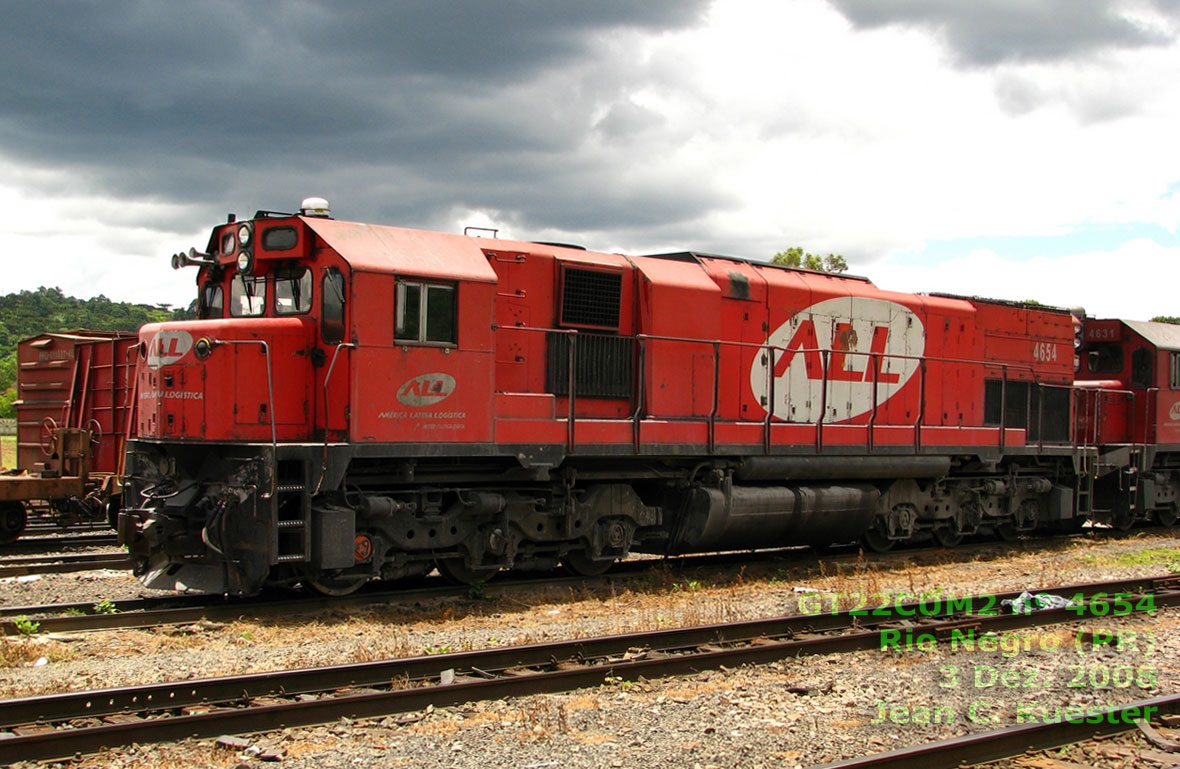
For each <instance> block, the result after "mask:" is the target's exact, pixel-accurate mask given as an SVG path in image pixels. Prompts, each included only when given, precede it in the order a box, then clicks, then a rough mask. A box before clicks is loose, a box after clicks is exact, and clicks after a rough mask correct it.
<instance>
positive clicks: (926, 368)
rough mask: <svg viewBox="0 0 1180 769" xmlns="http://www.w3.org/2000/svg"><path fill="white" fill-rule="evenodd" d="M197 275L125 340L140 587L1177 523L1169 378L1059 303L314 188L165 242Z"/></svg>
mask: <svg viewBox="0 0 1180 769" xmlns="http://www.w3.org/2000/svg"><path fill="white" fill-rule="evenodd" d="M193 265H195V266H197V267H198V274H197V285H198V291H199V314H200V319H198V320H194V321H187V322H170V323H162V324H154V325H149V326H145V327H144V328H143V329H142V330H141V332H140V356H141V362H142V366H141V369H140V373H139V375H138V376H139V383H138V391H139V406H140V408H139V412H138V424H137V427H136V437H135V439H134V440H132V441H130V442H129V443H128V447H127V477H126V478H125V483H126V490H125V498H124V510H123V511H122V513H121V515H120V517H119V527H118V528H119V535H120V539H121V541H122V542H123V543H124V544H126V545H127V546H128V548H129V550H130V552H131V553H132V555H133V557H134V558H135V559H136V561H137V567H136V569H137V573H138V574H139V575H140V577H141V579H142V581H143V582H144V583H145V584H146V585H149V586H151V587H158V588H169V589H185V588H191V589H198V590H205V591H211V592H219V593H220V592H225V593H231V594H250V593H255V592H257V591H258V590H260V589H261V588H262V587H263V586H264V585H267V584H287V585H291V584H303V585H305V586H308V587H310V588H312V589H315V590H318V591H320V592H323V593H328V594H344V593H347V592H350V591H352V590H354V589H356V588H357V587H358V586H359V585H360V584H362V583H363V582H365V581H366V580H368V579H370V578H373V577H380V578H383V579H395V578H399V577H405V576H411V575H418V574H423V573H425V572H428V571H430V570H431V569H434V568H436V567H437V568H438V569H439V570H440V571H441V572H442V573H444V574H446V575H449V576H451V577H453V578H455V579H458V580H461V581H474V580H481V579H486V578H487V577H488V576H490V575H491V574H493V573H495V572H496V571H497V570H499V569H507V568H513V569H549V568H552V567H554V566H555V565H557V564H559V563H561V564H564V565H565V566H566V567H567V568H569V569H570V570H572V571H574V572H576V573H581V574H596V573H600V572H602V571H604V570H605V569H607V568H608V567H609V566H610V564H611V563H613V562H614V561H616V560H617V559H619V558H622V557H623V556H625V555H627V554H628V553H630V552H649V553H687V552H701V551H715V550H726V549H746V548H758V547H773V546H783V545H792V544H821V543H830V542H847V541H852V540H854V539H857V538H861V539H863V541H864V542H865V544H866V545H867V546H868V547H870V548H872V549H874V550H886V549H888V548H890V547H892V546H893V545H895V544H896V543H899V542H906V541H911V540H916V539H921V538H930V537H933V538H934V539H935V540H937V541H938V542H940V543H942V544H944V545H948V546H949V545H953V544H955V543H957V542H958V541H959V540H960V539H961V538H962V537H964V536H966V535H969V534H974V533H981V532H982V533H994V534H995V535H998V536H1000V537H1003V538H1009V539H1010V538H1015V537H1018V536H1021V535H1023V534H1025V533H1028V532H1033V531H1035V530H1044V529H1052V530H1069V529H1073V528H1076V527H1078V526H1080V525H1081V524H1082V523H1083V522H1085V521H1087V520H1099V521H1113V522H1115V523H1117V524H1120V525H1125V524H1127V523H1128V522H1132V523H1133V522H1134V521H1136V520H1140V519H1143V518H1144V517H1145V516H1146V515H1147V514H1148V513H1151V514H1154V515H1157V516H1158V517H1159V518H1160V519H1161V520H1163V521H1165V522H1173V521H1174V520H1175V517H1176V491H1177V487H1178V486H1180V480H1178V477H1177V472H1176V462H1177V459H1176V458H1177V449H1178V444H1180V441H1178V440H1177V437H1176V434H1175V430H1174V428H1173V427H1166V428H1165V426H1164V425H1165V424H1167V425H1171V424H1172V423H1165V421H1163V420H1164V419H1165V417H1166V416H1167V415H1168V414H1175V413H1177V412H1178V411H1180V407H1178V406H1176V405H1175V403H1176V400H1177V393H1176V392H1175V390H1174V388H1175V387H1176V384H1177V383H1176V381H1175V379H1174V378H1173V380H1172V381H1171V387H1172V389H1167V388H1165V387H1164V386H1163V384H1162V383H1161V382H1160V381H1157V380H1156V379H1152V380H1151V382H1146V381H1140V380H1134V381H1130V382H1124V381H1123V380H1122V379H1121V378H1120V377H1119V376H1115V375H1114V372H1108V371H1107V369H1106V368H1103V366H1102V365H1101V362H1103V361H1106V360H1107V359H1106V358H1104V357H1103V356H1104V355H1109V354H1108V353H1103V352H1102V349H1101V348H1099V347H1096V345H1097V344H1098V343H1099V342H1101V341H1103V340H1101V339H1096V338H1094V337H1093V336H1092V334H1093V333H1096V332H1093V331H1090V329H1092V328H1098V327H1104V326H1093V325H1091V323H1090V321H1081V320H1079V319H1078V318H1075V317H1074V316H1073V315H1071V313H1070V312H1068V311H1066V310H1060V309H1054V308H1048V307H1041V306H1026V305H1023V304H1017V303H1005V302H994V301H987V300H982V299H974V298H963V297H953V296H927V295H912V294H901V293H893V292H888V291H883V290H881V289H879V288H877V287H876V286H874V285H873V284H872V283H871V282H869V281H868V280H866V279H863V278H858V277H849V276H842V275H839V276H838V275H829V274H823V273H817V272H811V271H807V270H798V269H788V268H784V267H778V266H774V265H768V264H763V263H757V262H752V261H747V260H742V259H735V258H730V257H725V256H717V255H712V254H704V253H696V252H683V253H669V254H660V255H653V256H625V255H620V254H606V253H595V252H591V251H586V250H583V249H580V248H575V247H570V246H562V245H554V244H544V243H531V242H516V241H506V240H498V239H488V238H473V237H466V236H458V235H449V234H441V233H433V232H423V231H417V230H410V229H401V228H396V227H386V226H375V225H368V224H361V223H354V222H345V221H338V220H335V219H333V218H331V217H330V216H329V213H328V211H327V204H326V202H324V201H323V200H321V199H309V200H307V201H304V205H303V207H302V210H301V211H300V213H299V214H282V213H275V212H267V211H260V212H258V213H257V214H255V215H254V217H252V218H251V219H250V220H248V221H237V220H236V219H235V217H234V216H233V215H231V216H230V217H229V219H228V221H227V222H226V223H224V224H222V225H220V226H217V227H215V228H214V229H213V232H212V234H211V236H210V239H209V242H208V246H207V247H206V249H205V250H204V251H203V252H198V251H196V250H195V249H191V250H190V251H189V253H188V254H177V255H175V256H174V257H173V266H174V267H183V266H193ZM1079 323H1082V324H1084V325H1082V326H1081V328H1082V329H1085V330H1086V331H1085V332H1084V333H1083V338H1081V339H1079V337H1078V333H1077V329H1076V328H1075V327H1076V326H1077V324H1079ZM1085 333H1090V334H1091V336H1089V337H1087V336H1084V334H1085ZM1129 339H1130V337H1129V335H1124V336H1123V337H1120V338H1119V339H1118V340H1114V341H1112V343H1113V344H1124V343H1126V342H1127V341H1128V340H1129ZM1160 341H1162V340H1155V342H1160ZM1155 342H1153V344H1155V347H1154V348H1153V349H1158V355H1159V356H1161V357H1159V358H1158V360H1157V361H1156V363H1155V364H1154V366H1155V368H1154V369H1153V370H1154V371H1161V370H1162V369H1163V367H1164V364H1162V363H1160V362H1159V361H1163V360H1164V357H1166V355H1168V354H1173V355H1174V353H1168V352H1165V350H1172V349H1175V348H1173V347H1169V346H1168V344H1162V345H1161V344H1156V343H1155ZM1169 344H1170V343H1169ZM1079 345H1080V346H1079ZM1136 354H1137V353H1135V352H1131V353H1130V359H1128V366H1129V367H1130V369H1131V370H1132V379H1134V376H1133V370H1134V360H1131V359H1134V358H1135V356H1136ZM1075 360H1080V361H1085V362H1086V364H1087V366H1088V368H1086V372H1087V377H1086V378H1088V379H1089V381H1087V382H1086V383H1085V385H1086V386H1085V387H1084V388H1079V387H1076V386H1075V384H1074V374H1075ZM1092 360H1098V361H1100V364H1099V365H1098V367H1097V368H1095V367H1094V365H1091V361H1092ZM1172 361H1173V362H1172V363H1171V364H1170V365H1173V367H1174V366H1175V363H1174V357H1173V359H1172ZM1110 365H1111V367H1113V364H1110ZM1174 370H1175V369H1174V368H1173V371H1174ZM1090 372H1094V373H1095V377H1097V378H1090V377H1089V373H1090ZM1125 373H1126V371H1123V370H1120V372H1119V374H1120V375H1121V374H1125ZM1173 376H1174V374H1173ZM1145 384H1146V385H1148V386H1146V387H1143V386H1140V385H1145ZM1079 393H1082V394H1084V395H1085V396H1086V398H1088V399H1089V400H1087V399H1085V398H1080V396H1079ZM1110 399H1113V400H1110ZM1092 401H1093V403H1091V402H1092ZM1100 408H1104V409H1105V410H1104V411H1103V412H1102V413H1103V414H1105V415H1106V416H1109V414H1110V411H1111V410H1112V409H1115V410H1119V409H1121V411H1120V412H1119V413H1125V418H1124V424H1125V426H1126V429H1125V430H1121V431H1120V430H1114V429H1113V428H1110V427H1109V425H1110V422H1109V421H1108V420H1107V419H1106V416H1103V415H1102V414H1098V413H1097V409H1100ZM1143 409H1146V411H1144V412H1143V413H1145V414H1148V415H1151V417H1152V419H1154V420H1155V422H1153V423H1152V426H1151V427H1150V428H1148V427H1147V425H1146V423H1144V422H1142V421H1136V420H1137V419H1138V417H1136V416H1134V415H1137V414H1140V412H1141V410H1143ZM1161 415H1162V416H1161ZM1096 431H1097V432H1098V433H1101V434H1096ZM1103 431H1106V432H1103ZM1165 443H1167V444H1168V445H1164V444H1165ZM1095 476H1097V477H1095ZM1149 476H1150V479H1151V482H1150V483H1144V480H1146V479H1148V477H1149Z"/></svg>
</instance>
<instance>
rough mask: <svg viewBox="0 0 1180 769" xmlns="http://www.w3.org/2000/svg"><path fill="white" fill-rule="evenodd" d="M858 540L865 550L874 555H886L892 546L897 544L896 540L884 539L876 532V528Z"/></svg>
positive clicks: (884, 537) (882, 535)
mask: <svg viewBox="0 0 1180 769" xmlns="http://www.w3.org/2000/svg"><path fill="white" fill-rule="evenodd" d="M860 539H861V542H862V543H863V544H864V546H865V549H866V550H869V551H871V552H874V553H888V552H889V551H890V550H892V549H893V546H894V545H896V544H897V540H896V539H890V538H889V537H886V536H885V535H884V534H882V533H881V532H879V531H877V530H876V528H872V529H869V530H868V531H866V532H865V533H864V535H862V536H861V538H860Z"/></svg>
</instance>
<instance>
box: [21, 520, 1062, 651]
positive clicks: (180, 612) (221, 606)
mask: <svg viewBox="0 0 1180 769" xmlns="http://www.w3.org/2000/svg"><path fill="white" fill-rule="evenodd" d="M1046 541H1047V540H1043V539H1041V540H1034V541H1030V542H1028V543H1025V546H1026V547H1028V548H1030V549H1034V550H1041V549H1044V548H1046V547H1048V548H1050V549H1052V548H1055V547H1057V546H1058V544H1059V543H1049V544H1048V545H1046V544H1045V543H1046ZM994 548H995V543H991V542H980V543H975V544H970V545H962V546H959V547H956V548H954V549H949V550H948V549H946V548H919V549H910V550H908V551H901V552H896V553H888V554H884V555H874V556H872V558H871V559H870V561H869V562H882V561H885V562H888V561H889V560H894V559H899V558H902V559H907V560H908V559H910V558H912V557H916V558H924V557H928V556H932V555H933V557H939V558H942V557H950V558H963V559H966V560H978V559H979V557H980V556H981V554H986V553H988V552H990V551H991V550H992V549H994ZM815 558H816V555H815V552H814V550H812V549H811V548H807V547H801V548H787V549H782V550H766V551H757V552H754V553H750V552H729V553H718V554H709V555H691V556H677V557H673V558H669V559H666V560H665V559H660V558H658V557H652V558H641V559H636V560H629V561H624V562H621V563H618V564H616V565H615V566H614V568H613V569H612V570H611V571H610V572H608V573H606V574H604V575H602V576H599V577H578V576H555V575H554V574H546V575H543V576H522V575H523V574H527V572H525V573H516V574H513V573H505V574H503V575H501V576H500V577H498V578H497V579H495V580H494V581H491V582H488V583H486V584H485V585H483V586H482V587H480V588H479V590H480V592H481V593H482V594H483V595H484V597H487V598H492V599H494V598H495V597H497V596H499V595H500V594H501V593H503V592H504V591H509V590H519V589H530V588H534V589H535V588H545V587H571V588H582V587H586V586H589V585H594V584H604V585H610V584H613V583H617V582H628V581H630V582H634V581H642V580H644V579H649V578H651V577H652V574H653V572H652V570H653V569H664V568H667V569H671V570H672V571H673V575H674V576H676V578H686V575H690V574H691V572H692V571H693V570H695V569H705V568H713V567H725V566H730V565H753V564H760V565H763V566H765V565H766V563H768V562H769V563H772V564H773V563H774V562H776V561H781V562H784V563H790V562H801V561H808V560H812V559H815ZM821 558H822V560H823V562H824V563H825V564H829V565H832V564H836V565H840V564H844V565H849V566H852V565H859V564H860V563H861V556H860V551H859V550H858V549H857V548H855V547H852V546H849V547H847V548H839V549H835V550H834V551H828V552H826V553H825V554H824V555H822V556H821ZM124 567H125V565H124V566H123V567H116V568H124ZM666 576H667V575H662V578H663V577H666ZM470 590H471V589H470V588H469V587H464V586H459V587H456V586H454V585H452V584H450V583H444V582H443V581H442V580H441V578H437V577H427V578H423V579H419V580H416V581H414V582H410V583H401V584H399V586H398V587H396V588H389V587H384V586H383V583H380V582H373V583H370V585H369V586H367V587H366V588H364V589H362V590H361V591H360V592H358V593H356V594H354V595H350V596H343V597H332V598H324V597H318V596H316V597H308V596H307V595H306V594H301V593H296V592H293V591H291V592H282V591H275V592H271V593H267V594H263V595H259V596H253V597H249V598H227V597H225V596H220V595H209V594H199V595H166V596H158V597H148V598H138V599H126V600H119V601H113V602H112V601H104V602H102V604H101V608H99V607H97V606H96V605H95V604H94V603H59V604H46V605H26V606H0V633H3V634H9V635H11V634H14V633H16V632H17V628H16V625H15V624H14V622H13V619H14V618H16V617H22V618H24V617H27V618H32V619H35V620H37V621H38V622H39V625H40V629H41V631H42V632H58V633H66V632H80V631H87V630H117V629H130V628H144V627H154V626H159V625H168V624H183V623H191V622H199V621H201V620H209V621H229V620H234V619H237V618H239V617H243V616H273V615H275V614H290V613H309V612H315V611H323V610H325V609H346V608H350V607H358V606H370V605H375V604H395V603H398V602H404V601H416V600H421V599H424V598H446V597H465V596H467V595H468V594H469V593H470Z"/></svg>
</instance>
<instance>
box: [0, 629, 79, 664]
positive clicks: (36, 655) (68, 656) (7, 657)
mask: <svg viewBox="0 0 1180 769" xmlns="http://www.w3.org/2000/svg"><path fill="white" fill-rule="evenodd" d="M76 656H77V653H76V651H75V650H74V649H73V648H72V647H70V646H67V645H66V644H62V643H58V642H56V641H49V640H46V639H44V638H41V637H38V636H30V637H28V638H25V637H8V636H0V668H14V667H18V666H23V665H31V664H33V663H35V662H36V661H37V660H39V659H41V658H42V657H44V658H45V659H46V660H47V661H49V662H64V661H67V660H72V659H74V658H75V657H76Z"/></svg>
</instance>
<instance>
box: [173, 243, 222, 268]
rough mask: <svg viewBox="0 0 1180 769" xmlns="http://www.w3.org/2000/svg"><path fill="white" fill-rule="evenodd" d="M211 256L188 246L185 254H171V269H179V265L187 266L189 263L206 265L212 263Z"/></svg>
mask: <svg viewBox="0 0 1180 769" xmlns="http://www.w3.org/2000/svg"><path fill="white" fill-rule="evenodd" d="M213 263H214V261H213V257H212V256H211V255H209V254H203V253H201V252H200V251H198V250H197V249H195V248H190V249H189V250H188V253H187V254H184V253H181V254H173V255H172V269H174V270H179V269H180V268H181V267H188V266H189V265H193V264H197V265H208V264H213Z"/></svg>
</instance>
